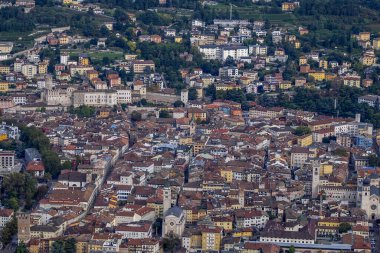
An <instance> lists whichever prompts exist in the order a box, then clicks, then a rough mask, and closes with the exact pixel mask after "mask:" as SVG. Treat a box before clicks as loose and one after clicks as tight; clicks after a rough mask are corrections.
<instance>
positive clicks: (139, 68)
mask: <svg viewBox="0 0 380 253" xmlns="http://www.w3.org/2000/svg"><path fill="white" fill-rule="evenodd" d="M155 68H156V67H155V64H154V62H153V61H142V60H139V61H134V62H133V72H135V73H139V74H141V73H144V71H145V70H146V69H150V70H151V71H152V72H154V71H155Z"/></svg>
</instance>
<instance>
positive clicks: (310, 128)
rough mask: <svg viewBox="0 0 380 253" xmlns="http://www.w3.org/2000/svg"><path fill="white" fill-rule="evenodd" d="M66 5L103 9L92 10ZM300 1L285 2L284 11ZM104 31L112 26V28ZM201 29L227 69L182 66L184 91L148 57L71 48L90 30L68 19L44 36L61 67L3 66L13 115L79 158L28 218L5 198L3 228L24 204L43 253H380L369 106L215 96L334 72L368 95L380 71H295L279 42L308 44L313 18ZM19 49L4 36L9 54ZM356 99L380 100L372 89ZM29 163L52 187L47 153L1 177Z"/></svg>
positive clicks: (319, 66)
mask: <svg viewBox="0 0 380 253" xmlns="http://www.w3.org/2000/svg"><path fill="white" fill-rule="evenodd" d="M161 2H162V4H165V3H166V1H165V3H163V2H164V1H160V3H161ZM17 3H18V4H23V5H26V6H27V7H30V8H32V7H34V6H32V5H31V4H29V3H30V1H19V0H18V1H16V4H17ZM63 3H64V4H65V5H70V6H71V8H74V9H76V10H79V11H87V10H89V9H92V10H96V11H97V12H99V14H101V13H102V9H99V8H98V7H97V6H96V5H90V6H87V5H82V4H80V3H73V1H69V0H64V1H63ZM28 4H29V5H28ZM298 6H299V3H298V2H284V3H282V10H283V11H284V12H292V11H294V10H295V9H296V8H298ZM132 16H133V15H132ZM132 16H131V18H132ZM134 21H135V20H134ZM104 25H105V27H106V28H107V29H109V31H110V32H111V31H112V29H113V28H112V26H113V23H112V22H107V23H105V24H104ZM191 25H192V27H191V30H190V31H189V34H190V43H191V45H192V46H193V47H195V48H197V49H198V50H199V52H200V53H201V54H202V55H203V57H204V59H206V60H215V61H219V62H221V63H223V65H221V67H220V68H219V74H218V75H212V74H210V73H206V71H204V70H203V69H202V68H180V69H179V73H180V75H181V77H182V79H183V82H184V85H183V86H182V87H184V88H181V89H177V90H176V89H172V88H168V85H167V84H168V82H167V80H165V73H158V71H156V65H155V62H154V61H152V60H146V59H141V58H140V57H139V55H138V54H125V55H124V59H123V60H120V61H114V62H112V63H110V64H107V66H104V67H101V68H99V66H95V64H94V61H93V60H92V55H90V54H87V53H83V54H78V55H76V56H73V55H72V54H71V55H70V50H67V48H69V49H70V45H71V44H77V43H82V42H87V41H89V38H82V37H76V36H74V35H72V33H71V32H70V33H69V32H67V28H62V29H58V30H55V31H53V32H52V33H50V34H48V35H47V36H44V37H43V38H41V39H40V40H39V41H36V44H37V45H40V46H46V47H56V48H60V49H62V50H60V53H59V55H58V54H57V55H56V56H57V58H59V61H57V62H56V61H54V64H52V59H49V58H46V57H45V58H41V56H40V54H39V53H40V50H39V47H35V48H34V49H33V50H30V51H28V52H26V53H25V56H18V57H17V58H13V60H11V61H10V62H11V63H10V64H8V65H0V93H2V94H4V96H1V97H0V109H1V112H2V115H3V117H4V118H5V119H8V120H9V119H12V120H13V121H18V122H20V123H22V124H24V125H26V126H28V127H30V126H34V127H37V128H40V129H43V132H44V134H45V135H46V136H47V138H48V139H49V141H50V144H51V146H52V150H53V151H54V152H56V153H57V155H58V157H59V160H60V163H61V164H66V165H67V164H69V165H70V166H69V167H70V168H68V169H65V170H62V171H61V172H60V175H59V177H58V178H57V179H56V180H51V181H50V180H49V183H48V184H47V186H48V188H49V190H48V191H47V193H46V195H45V196H44V197H43V198H42V199H41V200H40V201H39V203H37V204H36V205H35V206H34V207H33V209H32V210H30V211H29V212H23V213H20V212H19V213H17V212H15V211H14V210H11V209H8V208H2V207H1V208H0V229H2V228H3V227H5V226H6V224H7V223H8V222H10V221H11V220H12V217H15V215H16V213H17V220H18V224H17V226H18V232H17V238H18V242H20V243H21V242H23V243H25V245H26V246H27V247H28V250H29V252H31V253H45V252H52V251H53V244H54V242H57V241H64V240H68V239H72V238H74V239H75V241H76V252H77V253H96V252H115V253H116V252H120V253H141V252H149V253H158V252H162V250H163V249H164V248H165V249H167V250H173V252H186V253H187V252H237V253H251V252H254V253H256V252H264V253H269V252H270V253H272V252H283V251H284V250H291V248H293V247H294V248H295V249H296V252H365V253H367V252H368V253H369V252H371V250H372V249H374V248H375V243H376V242H375V239H374V233H373V229H374V223H375V222H376V220H379V219H380V176H379V175H380V174H379V173H380V171H379V168H378V167H377V165H378V162H377V160H376V159H377V154H378V152H379V149H378V145H379V144H380V134H379V132H377V131H376V129H374V127H373V125H372V124H370V123H365V122H361V120H360V115H359V114H358V115H356V117H355V118H341V117H327V116H324V115H319V114H317V113H314V112H308V111H300V110H291V109H286V108H282V107H262V106H260V105H259V104H258V103H256V102H252V101H250V102H247V104H248V107H249V109H248V108H244V109H245V110H243V109H242V105H241V104H240V103H236V102H232V101H230V100H224V99H217V98H216V99H213V100H211V99H210V97H209V96H206V89H208V88H209V87H211V86H215V90H216V92H217V93H218V92H222V93H226V94H228V93H229V92H231V91H236V90H240V91H243V93H244V94H245V95H247V94H251V95H259V94H262V93H266V94H269V96H270V95H273V94H275V92H278V91H291V89H292V88H294V87H316V86H318V84H319V83H322V82H324V81H326V80H327V81H333V82H337V83H341V84H343V85H346V86H350V87H358V88H360V87H369V86H371V85H373V80H372V79H369V78H363V76H362V75H360V74H359V73H356V72H355V71H354V70H353V67H352V66H351V65H352V64H351V62H346V61H339V62H338V61H337V60H334V59H331V57H327V56H326V55H325V54H323V53H322V52H320V51H312V52H310V53H302V55H301V57H299V58H297V59H296V60H295V62H296V64H295V65H296V68H297V72H296V74H295V76H292V77H291V78H289V77H288V76H287V75H286V74H285V73H284V72H285V69H284V66H283V65H284V64H285V63H286V62H287V61H288V59H289V55H288V52H286V50H285V49H284V48H283V47H282V45H283V44H282V43H283V42H286V43H288V44H289V45H291V46H292V47H294V48H295V49H300V48H301V42H300V36H304V35H306V34H308V30H307V29H306V28H303V27H299V28H298V29H297V34H291V33H290V32H288V31H287V29H285V28H281V27H276V28H273V27H270V26H269V27H267V25H266V22H264V21H260V20H256V21H254V22H250V21H248V20H221V19H216V20H214V21H213V23H212V24H206V23H205V22H203V21H201V20H192V21H191ZM162 29H163V30H162V34H163V35H162V34H161V35H157V34H148V35H147V34H143V35H139V36H137V38H138V41H139V42H150V43H166V42H167V41H168V40H170V41H171V42H174V43H182V40H183V39H184V36H182V35H183V34H184V33H181V32H179V31H177V30H175V29H172V28H170V27H164V28H162ZM355 37H356V40H357V41H358V43H359V45H360V46H361V47H363V53H362V56H361V58H360V62H361V63H362V64H363V65H364V66H368V67H371V66H376V60H377V59H376V54H375V51H374V50H379V49H380V40H379V39H378V38H372V37H371V34H369V33H366V32H362V33H359V34H358V35H355ZM252 38H255V42H254V43H246V42H247V41H249V42H251V41H252ZM269 44H270V45H275V47H274V50H272V49H273V46H269ZM105 47H106V38H101V39H98V40H97V45H96V48H97V49H100V48H102V49H103V48H105ZM12 48H13V44H12V43H3V42H0V57H1V55H3V54H4V55H9V54H10V53H11V52H12ZM180 57H181V58H182V59H185V60H186V61H191V60H192V57H193V55H192V54H190V53H189V52H186V53H183V54H181V55H180ZM274 68H276V70H278V71H275V72H273V73H271V74H269V70H273V69H274ZM121 70H122V71H121ZM266 71H268V72H266ZM121 73H125V74H131V73H132V74H133V76H132V79H133V80H126V78H125V76H123V75H122V74H121ZM366 77H367V76H366ZM194 93H196V95H194ZM290 93H291V92H290ZM290 95H291V94H290ZM195 97H196V98H195ZM358 103H365V104H368V105H369V106H371V107H374V108H377V107H378V108H380V100H379V97H378V96H375V95H365V96H360V97H359V99H358ZM378 103H379V104H378ZM83 108H91V109H93V110H94V114H93V115H90V116H89V115H85V117H83V115H80V113H78V112H77V111H76V110H80V109H83ZM136 115H138V117H136ZM163 115H165V116H163ZM19 136H20V131H19V128H18V127H16V126H14V125H12V124H9V123H8V124H7V123H3V124H2V125H1V126H0V142H2V141H4V142H6V141H9V140H12V139H13V140H17V141H19ZM20 156H21V157H20ZM374 160H376V161H374ZM20 171H22V172H23V173H30V174H32V175H33V176H34V177H35V178H36V179H37V180H39V182H40V183H41V184H44V182H45V181H44V180H46V178H47V177H46V169H45V165H44V161H43V159H42V156H41V154H40V152H39V151H38V150H37V149H35V148H29V149H25V152H23V154H21V155H20V154H16V152H15V151H13V150H0V176H1V177H5V176H6V175H7V174H9V173H12V172H20ZM172 244H175V245H172ZM170 245H172V247H173V249H170V247H171V246H170Z"/></svg>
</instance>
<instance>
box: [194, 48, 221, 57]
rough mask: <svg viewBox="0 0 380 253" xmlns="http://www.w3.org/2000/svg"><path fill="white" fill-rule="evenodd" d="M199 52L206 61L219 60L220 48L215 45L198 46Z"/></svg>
mask: <svg viewBox="0 0 380 253" xmlns="http://www.w3.org/2000/svg"><path fill="white" fill-rule="evenodd" d="M199 51H200V52H201V53H202V54H203V57H204V59H206V60H219V59H220V58H221V56H220V47H219V46H217V45H204V46H200V47H199Z"/></svg>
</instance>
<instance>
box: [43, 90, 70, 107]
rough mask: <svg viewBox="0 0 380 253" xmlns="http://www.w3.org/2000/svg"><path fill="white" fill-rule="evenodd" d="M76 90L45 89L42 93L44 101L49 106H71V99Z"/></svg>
mask: <svg viewBox="0 0 380 253" xmlns="http://www.w3.org/2000/svg"><path fill="white" fill-rule="evenodd" d="M74 90H75V89H74V88H73V87H54V88H52V89H45V90H43V92H42V99H43V101H44V102H45V103H46V104H47V105H63V106H70V105H71V104H72V101H71V98H72V94H73V92H74Z"/></svg>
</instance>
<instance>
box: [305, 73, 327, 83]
mask: <svg viewBox="0 0 380 253" xmlns="http://www.w3.org/2000/svg"><path fill="white" fill-rule="evenodd" d="M309 77H312V78H314V80H315V81H323V80H325V79H326V73H325V72H324V71H313V72H309Z"/></svg>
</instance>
